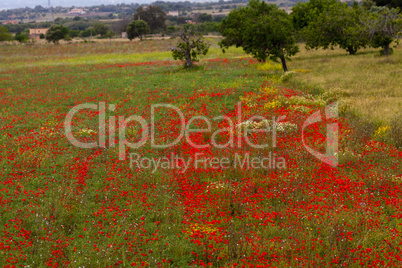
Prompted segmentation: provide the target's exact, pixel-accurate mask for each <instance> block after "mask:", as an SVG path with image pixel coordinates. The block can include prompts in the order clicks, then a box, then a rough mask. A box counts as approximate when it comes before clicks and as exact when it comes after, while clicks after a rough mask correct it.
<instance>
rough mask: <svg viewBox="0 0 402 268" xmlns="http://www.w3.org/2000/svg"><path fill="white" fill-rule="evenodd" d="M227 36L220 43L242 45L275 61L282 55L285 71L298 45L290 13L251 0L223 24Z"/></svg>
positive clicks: (230, 15) (232, 12) (245, 49)
mask: <svg viewBox="0 0 402 268" xmlns="http://www.w3.org/2000/svg"><path fill="white" fill-rule="evenodd" d="M221 33H222V35H223V36H224V39H223V40H222V41H221V42H220V46H221V47H222V48H223V49H225V48H228V47H230V46H236V47H242V48H243V50H244V51H245V52H246V53H248V54H252V55H253V56H254V57H255V58H256V59H258V60H262V61H266V59H268V58H270V59H272V60H274V61H276V60H277V58H279V59H280V60H281V62H282V67H283V70H284V71H287V66H286V59H289V58H290V57H291V56H293V55H295V54H296V53H297V52H298V51H299V48H298V46H297V45H296V39H295V36H294V28H293V25H292V22H291V20H290V17H289V15H288V14H287V13H286V12H285V11H283V10H280V9H279V8H278V7H277V6H276V5H268V4H266V3H265V2H260V1H258V0H251V1H250V2H249V4H248V6H247V7H244V8H240V9H236V10H233V11H231V12H230V13H229V16H228V18H227V19H224V20H223V21H222V24H221Z"/></svg>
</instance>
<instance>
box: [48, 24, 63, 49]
mask: <svg viewBox="0 0 402 268" xmlns="http://www.w3.org/2000/svg"><path fill="white" fill-rule="evenodd" d="M68 32H69V30H68V29H67V28H66V27H64V26H63V25H58V24H54V25H52V27H50V28H49V30H47V32H46V40H47V41H48V42H53V43H54V44H58V43H59V41H60V40H61V39H65V38H68Z"/></svg>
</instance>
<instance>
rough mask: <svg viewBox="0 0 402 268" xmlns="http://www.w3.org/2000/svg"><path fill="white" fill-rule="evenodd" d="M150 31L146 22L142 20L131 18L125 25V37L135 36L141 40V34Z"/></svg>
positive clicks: (131, 37)
mask: <svg viewBox="0 0 402 268" xmlns="http://www.w3.org/2000/svg"><path fill="white" fill-rule="evenodd" d="M150 31H151V29H150V27H149V26H148V24H147V23H146V22H145V21H143V20H133V21H132V22H131V23H130V24H128V26H127V37H128V39H130V41H131V40H133V39H134V38H136V37H139V38H140V40H142V38H143V36H144V35H146V34H147V33H149V32H150Z"/></svg>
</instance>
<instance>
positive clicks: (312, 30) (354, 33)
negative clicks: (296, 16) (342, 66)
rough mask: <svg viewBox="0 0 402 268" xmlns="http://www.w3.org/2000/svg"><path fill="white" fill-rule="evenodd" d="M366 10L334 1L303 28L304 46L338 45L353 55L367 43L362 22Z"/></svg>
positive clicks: (365, 28) (365, 31)
mask: <svg viewBox="0 0 402 268" xmlns="http://www.w3.org/2000/svg"><path fill="white" fill-rule="evenodd" d="M366 15H367V14H366V11H365V10H364V9H363V8H353V7H348V6H347V5H346V4H342V3H339V2H338V3H335V4H332V5H330V6H329V9H328V10H326V11H324V12H322V13H321V14H320V15H319V16H318V17H317V18H316V19H315V20H314V21H310V22H309V24H308V26H307V27H305V28H304V29H303V35H304V37H305V38H306V48H308V49H310V48H315V49H317V48H319V47H322V48H324V49H327V48H328V47H333V46H336V45H339V47H340V48H342V49H346V50H347V51H348V52H349V54H351V55H353V54H355V53H356V51H357V50H358V49H360V48H361V47H366V46H367V45H368V43H369V36H368V32H367V27H366V25H365V23H364V21H365V17H366Z"/></svg>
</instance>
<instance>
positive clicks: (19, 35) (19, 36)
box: [14, 32, 29, 43]
mask: <svg viewBox="0 0 402 268" xmlns="http://www.w3.org/2000/svg"><path fill="white" fill-rule="evenodd" d="M14 40H17V41H18V42H20V43H24V42H26V41H28V40H29V37H28V35H26V34H24V33H22V32H19V33H17V34H16V35H15V36H14Z"/></svg>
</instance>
